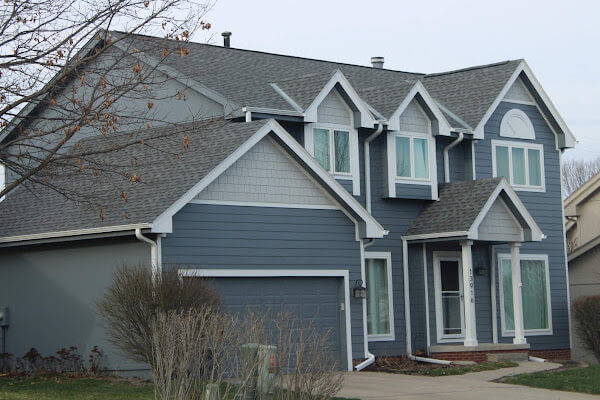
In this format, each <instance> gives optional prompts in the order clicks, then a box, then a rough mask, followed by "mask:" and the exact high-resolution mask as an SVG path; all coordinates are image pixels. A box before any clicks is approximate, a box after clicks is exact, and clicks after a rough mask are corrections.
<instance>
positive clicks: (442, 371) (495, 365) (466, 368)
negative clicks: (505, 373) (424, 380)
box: [423, 361, 519, 376]
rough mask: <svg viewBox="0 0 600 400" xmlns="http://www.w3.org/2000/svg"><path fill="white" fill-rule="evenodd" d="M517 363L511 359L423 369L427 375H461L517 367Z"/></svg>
mask: <svg viewBox="0 0 600 400" xmlns="http://www.w3.org/2000/svg"><path fill="white" fill-rule="evenodd" d="M518 366H519V364H517V363H516V362H512V361H483V362H480V363H477V364H474V365H453V366H451V367H449V368H435V369H429V370H426V371H423V374H424V375H427V376H448V375H463V374H467V373H469V372H481V371H492V370H494V369H500V368H511V367H518Z"/></svg>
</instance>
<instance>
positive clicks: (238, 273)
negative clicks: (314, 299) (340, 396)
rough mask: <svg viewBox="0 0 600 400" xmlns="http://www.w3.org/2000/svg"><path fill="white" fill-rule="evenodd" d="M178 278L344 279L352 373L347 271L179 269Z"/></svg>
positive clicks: (349, 365) (348, 346)
mask: <svg viewBox="0 0 600 400" xmlns="http://www.w3.org/2000/svg"><path fill="white" fill-rule="evenodd" d="M179 276H182V277H203V278H279V277H337V278H343V279H344V303H345V305H344V310H345V317H346V353H347V359H348V360H347V362H348V367H347V368H348V371H352V336H351V334H350V330H351V325H350V323H351V321H350V284H349V279H350V277H349V273H348V270H343V269H180V270H179Z"/></svg>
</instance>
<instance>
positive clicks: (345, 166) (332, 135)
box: [313, 128, 350, 175]
mask: <svg viewBox="0 0 600 400" xmlns="http://www.w3.org/2000/svg"><path fill="white" fill-rule="evenodd" d="M313 154H314V156H315V159H316V160H317V161H318V162H319V164H321V166H322V167H323V168H325V169H326V170H327V171H329V172H333V173H336V174H348V175H350V132H349V131H346V130H341V129H334V128H313Z"/></svg>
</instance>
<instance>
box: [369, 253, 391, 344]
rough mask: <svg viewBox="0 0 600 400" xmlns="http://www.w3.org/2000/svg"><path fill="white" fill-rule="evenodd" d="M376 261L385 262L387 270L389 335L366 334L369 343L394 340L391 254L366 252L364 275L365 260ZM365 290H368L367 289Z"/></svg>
mask: <svg viewBox="0 0 600 400" xmlns="http://www.w3.org/2000/svg"><path fill="white" fill-rule="evenodd" d="M367 259H376V260H385V264H386V268H387V279H388V301H389V307H388V310H389V313H390V315H389V319H390V333H389V334H377V335H369V334H367V339H368V341H369V342H390V341H395V340H396V330H395V328H394V294H393V292H394V285H393V284H392V253H390V252H387V251H366V252H365V273H366V260H367ZM367 290H369V288H368V287H367Z"/></svg>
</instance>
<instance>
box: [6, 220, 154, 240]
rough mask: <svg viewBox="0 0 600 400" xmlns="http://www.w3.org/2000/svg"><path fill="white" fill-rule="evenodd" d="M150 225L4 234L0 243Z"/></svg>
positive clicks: (80, 234)
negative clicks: (14, 234)
mask: <svg viewBox="0 0 600 400" xmlns="http://www.w3.org/2000/svg"><path fill="white" fill-rule="evenodd" d="M151 227H152V225H151V224H131V225H115V226H105V227H98V228H86V229H73V230H68V231H55V232H45V233H34V234H29V235H17V236H5V237H2V238H0V243H13V242H25V241H30V240H42V239H53V238H62V237H69V236H82V235H97V234H102V233H111V232H123V231H134V230H135V229H148V228H151Z"/></svg>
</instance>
